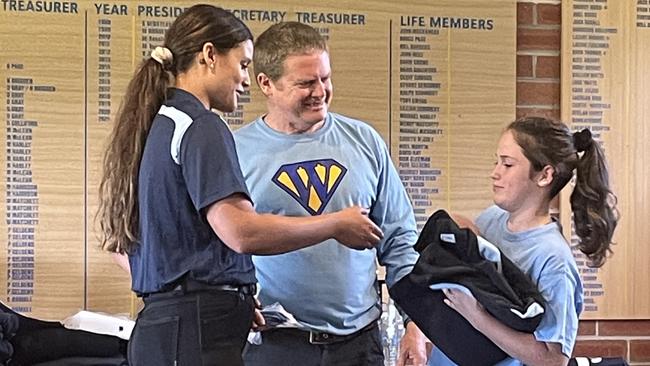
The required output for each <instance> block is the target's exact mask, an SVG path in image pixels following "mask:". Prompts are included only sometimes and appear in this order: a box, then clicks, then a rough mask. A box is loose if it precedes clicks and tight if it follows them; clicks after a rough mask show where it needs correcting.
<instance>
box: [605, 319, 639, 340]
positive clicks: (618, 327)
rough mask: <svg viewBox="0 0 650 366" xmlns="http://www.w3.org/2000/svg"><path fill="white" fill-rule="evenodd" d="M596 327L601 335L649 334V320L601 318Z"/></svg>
mask: <svg viewBox="0 0 650 366" xmlns="http://www.w3.org/2000/svg"><path fill="white" fill-rule="evenodd" d="M598 329H599V332H598V333H599V335H601V336H619V335H620V336H650V320H606V321H605V320H603V321H601V322H600V324H599V327H598Z"/></svg>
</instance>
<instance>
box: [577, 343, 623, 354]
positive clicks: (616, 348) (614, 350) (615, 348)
mask: <svg viewBox="0 0 650 366" xmlns="http://www.w3.org/2000/svg"><path fill="white" fill-rule="evenodd" d="M577 356H585V357H623V358H627V342H626V341H623V340H620V341H619V340H599V341H596V340H589V341H583V340H578V341H577V342H576V345H575V348H574V349H573V357H577Z"/></svg>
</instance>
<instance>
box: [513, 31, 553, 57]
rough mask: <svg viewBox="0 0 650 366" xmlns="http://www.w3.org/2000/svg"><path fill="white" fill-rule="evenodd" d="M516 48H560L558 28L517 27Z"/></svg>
mask: <svg viewBox="0 0 650 366" xmlns="http://www.w3.org/2000/svg"><path fill="white" fill-rule="evenodd" d="M517 50H551V51H559V50H560V28H559V27H557V28H553V29H549V28H543V29H540V28H518V29H517Z"/></svg>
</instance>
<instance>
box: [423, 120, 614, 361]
mask: <svg viewBox="0 0 650 366" xmlns="http://www.w3.org/2000/svg"><path fill="white" fill-rule="evenodd" d="M496 155H497V156H496V158H497V162H496V165H495V167H494V170H493V171H492V174H491V176H490V177H491V178H492V189H493V198H494V203H495V205H494V206H492V207H490V208H488V209H486V210H485V211H483V213H481V214H480V215H479V217H478V218H477V220H476V229H477V230H478V231H480V234H481V235H482V236H483V237H485V238H486V239H487V240H489V241H490V242H492V243H494V244H495V245H497V246H498V247H499V249H500V250H501V252H502V253H503V255H505V256H506V257H508V258H509V259H510V260H512V261H513V262H514V263H515V264H516V265H517V266H518V267H519V268H520V269H521V270H522V271H524V272H525V273H526V274H527V275H528V276H529V277H530V278H531V279H532V280H533V282H534V283H536V284H537V286H538V289H539V290H540V292H541V293H542V295H543V296H544V298H545V300H546V308H545V313H544V316H543V318H542V322H541V324H540V325H539V327H538V328H537V329H536V330H535V332H534V334H527V333H521V332H518V331H515V330H513V329H511V328H509V327H507V326H505V325H504V324H502V323H500V322H498V321H496V320H495V318H494V317H492V316H491V315H489V314H488V313H487V312H486V311H485V310H484V309H483V308H482V307H481V305H480V304H479V303H477V302H476V300H475V299H473V298H472V297H470V296H467V295H465V294H464V293H462V292H460V291H456V290H445V295H446V297H447V299H446V300H445V302H446V303H447V305H449V306H450V307H452V308H453V309H455V310H456V311H458V312H459V313H460V314H461V315H463V317H465V318H466V319H467V320H468V321H469V322H470V323H471V324H472V325H473V326H474V327H475V328H476V329H478V330H479V331H480V332H482V333H483V334H484V335H485V336H486V337H488V338H489V339H490V340H492V341H493V342H494V343H495V344H496V345H498V346H499V347H500V348H501V349H503V350H504V351H505V352H506V353H508V354H509V355H510V356H511V358H509V359H506V360H504V361H503V362H501V363H499V365H500V366H502V365H522V364H525V365H530V366H535V365H544V366H548V365H566V364H567V363H568V360H569V358H570V357H571V353H572V351H573V346H574V344H575V339H576V335H577V331H578V316H579V314H580V312H581V310H582V305H583V294H582V283H581V280H580V274H579V272H578V268H577V266H576V263H575V260H574V258H573V254H572V252H571V248H570V246H569V244H568V243H567V240H566V239H565V238H564V237H563V236H562V232H561V229H560V226H559V225H558V223H557V222H555V221H554V219H553V218H552V217H551V215H550V213H549V208H550V205H551V200H553V198H554V197H556V196H557V194H558V193H559V192H560V191H561V190H562V188H564V187H565V186H566V185H567V183H569V182H570V181H571V179H572V178H573V176H574V173H575V176H576V179H575V187H574V188H573V193H572V194H571V210H572V211H573V218H574V223H575V229H576V230H575V231H576V235H577V236H578V239H579V242H578V245H577V248H578V249H579V250H580V251H581V252H583V253H584V254H585V255H586V257H587V258H588V263H589V264H590V265H592V266H596V267H599V266H601V265H603V263H604V262H605V260H606V258H607V255H608V254H609V253H611V245H612V236H613V234H614V229H615V228H616V223H617V221H618V211H617V210H616V197H615V196H614V194H613V193H612V191H611V188H610V186H609V176H608V171H607V165H606V162H605V156H604V153H603V150H602V149H601V147H600V146H599V144H598V142H596V141H594V140H593V138H592V136H591V133H590V131H589V130H587V129H585V130H582V131H580V132H575V133H572V132H571V131H570V130H569V128H568V127H567V126H566V125H565V124H563V123H561V122H556V121H552V120H549V119H546V118H539V117H528V118H521V119H518V120H516V121H515V122H513V123H511V124H510V125H509V126H508V127H507V128H506V129H505V131H504V132H503V134H502V135H501V138H500V140H499V145H498V148H497V154H496ZM429 365H453V362H451V361H450V360H449V359H448V358H447V357H445V356H444V354H442V353H441V352H439V351H438V350H434V352H433V354H432V355H431V358H430V362H429Z"/></svg>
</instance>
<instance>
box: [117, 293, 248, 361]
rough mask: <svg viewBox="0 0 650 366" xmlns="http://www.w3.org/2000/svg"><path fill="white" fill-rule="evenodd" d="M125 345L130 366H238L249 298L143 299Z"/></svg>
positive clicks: (226, 295)
mask: <svg viewBox="0 0 650 366" xmlns="http://www.w3.org/2000/svg"><path fill="white" fill-rule="evenodd" d="M144 303H145V306H144V308H143V309H142V311H141V312H140V313H139V314H138V319H137V320H136V324H135V328H134V329H133V333H132V334H131V339H130V341H129V350H128V353H129V356H128V359H129V365H131V366H168V365H170V366H213V365H219V366H221V365H224V366H241V365H243V362H242V357H241V354H242V350H243V348H244V344H245V343H246V336H247V335H248V331H249V329H250V327H251V323H252V320H253V309H254V302H253V297H252V295H250V294H244V293H243V292H238V291H226V290H210V291H200V292H189V293H186V292H183V291H173V292H169V293H163V294H154V295H151V296H148V297H145V298H144Z"/></svg>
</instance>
